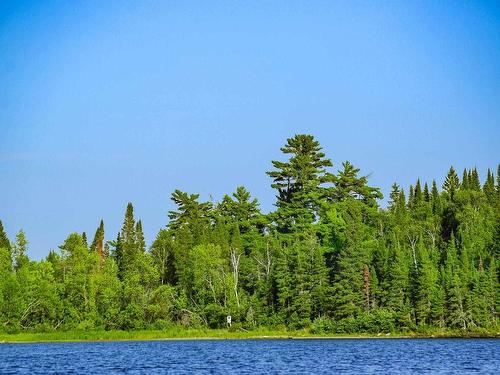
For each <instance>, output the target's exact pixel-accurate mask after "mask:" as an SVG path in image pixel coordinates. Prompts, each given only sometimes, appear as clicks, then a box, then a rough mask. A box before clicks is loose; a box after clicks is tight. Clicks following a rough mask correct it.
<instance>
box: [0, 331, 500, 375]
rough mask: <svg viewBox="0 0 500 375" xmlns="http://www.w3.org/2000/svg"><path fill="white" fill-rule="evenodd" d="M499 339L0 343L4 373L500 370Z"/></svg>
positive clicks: (456, 371) (438, 371) (496, 371)
mask: <svg viewBox="0 0 500 375" xmlns="http://www.w3.org/2000/svg"><path fill="white" fill-rule="evenodd" d="M499 352H500V340H494V339H492V340H486V339H479V340H464V339H443V340H441V339H433V340H411V339H394V340H376V339H361V340H357V339H348V340H241V341H238V340H224V341H210V340H197V341H190V340H179V341H135V342H133V341H122V342H98V343H50V344H1V345H0V373H2V374H17V373H21V374H51V373H57V374H71V373H79V374H102V373H107V374H109V373H127V374H165V373H172V374H190V373H198V374H203V373H207V374H208V373H210V374H216V373H223V374H228V373H233V374H255V373H297V374H306V373H311V374H320V373H324V374H334V373H342V374H359V373H377V374H390V373H392V374H404V373H415V374H424V373H432V374H467V373H471V374H472V373H482V374H498V373H500V354H499Z"/></svg>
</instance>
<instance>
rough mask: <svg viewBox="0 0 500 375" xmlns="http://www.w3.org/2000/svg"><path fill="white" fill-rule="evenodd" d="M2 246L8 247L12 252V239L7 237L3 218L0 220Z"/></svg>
mask: <svg viewBox="0 0 500 375" xmlns="http://www.w3.org/2000/svg"><path fill="white" fill-rule="evenodd" d="M0 248H3V249H6V250H7V251H9V252H10V241H9V239H8V238H7V234H6V233H5V230H4V229H3V223H2V220H0Z"/></svg>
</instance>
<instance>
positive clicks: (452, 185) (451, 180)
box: [443, 167, 460, 198]
mask: <svg viewBox="0 0 500 375" xmlns="http://www.w3.org/2000/svg"><path fill="white" fill-rule="evenodd" d="M459 188H460V181H459V179H458V176H457V172H455V169H454V168H453V167H450V170H449V171H448V174H447V175H446V178H445V180H444V183H443V189H444V190H445V191H446V192H447V193H448V194H449V195H450V197H452V198H453V195H454V194H455V192H456V191H457V190H458V189H459Z"/></svg>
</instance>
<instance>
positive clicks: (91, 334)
mask: <svg viewBox="0 0 500 375" xmlns="http://www.w3.org/2000/svg"><path fill="white" fill-rule="evenodd" d="M447 337H449V338H451V337H464V338H466V337H497V338H500V332H489V331H480V332H464V331H435V332H426V333H419V332H406V333H389V334H388V333H379V334H365V333H359V334H313V333H311V332H310V331H309V330H297V331H287V330H273V329H257V330H252V331H233V332H231V331H228V330H227V329H180V328H177V327H173V328H171V329H166V330H143V331H55V332H43V333H41V332H40V333H37V332H21V333H15V334H8V333H0V343H14V342H64V341H120V340H168V339H215V340H216V339H283V338H286V339H293V338H295V339H301V338H302V339H304V338H318V339H320V338H338V339H342V338H447Z"/></svg>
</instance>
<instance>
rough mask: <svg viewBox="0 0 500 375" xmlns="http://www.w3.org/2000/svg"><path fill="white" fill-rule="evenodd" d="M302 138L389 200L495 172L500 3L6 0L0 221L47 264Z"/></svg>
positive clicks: (226, 185) (151, 221) (0, 22)
mask: <svg viewBox="0 0 500 375" xmlns="http://www.w3.org/2000/svg"><path fill="white" fill-rule="evenodd" d="M296 133H311V134H314V135H315V136H316V137H317V139H318V140H319V141H320V142H321V144H322V145H323V147H324V150H325V152H326V154H327V156H329V157H330V158H331V159H332V160H333V162H334V165H335V167H336V168H337V167H338V166H339V165H340V163H341V162H342V161H343V160H350V161H352V162H353V163H354V164H355V165H356V166H358V167H360V168H361V171H362V172H363V173H365V174H371V177H370V182H371V184H373V185H375V186H380V187H381V188H382V189H383V192H384V194H386V195H387V194H388V192H389V188H390V185H391V184H392V183H393V182H394V181H397V182H399V183H400V184H401V185H403V186H405V187H408V186H409V184H411V183H413V182H414V181H415V179H416V178H417V177H420V178H421V179H422V180H427V181H430V180H431V179H432V178H434V177H435V178H436V179H437V181H438V182H439V183H441V182H442V180H443V177H444V175H445V173H446V171H447V170H448V168H449V166H450V165H451V164H453V165H454V166H455V167H456V168H457V169H459V170H461V169H462V168H464V167H473V166H477V167H478V168H479V170H480V173H481V175H482V176H483V177H484V173H485V170H486V168H488V167H491V168H495V169H496V166H497V164H498V162H500V3H499V2H498V1H496V2H495V1H493V2H481V1H470V2H469V1H468V2H462V1H451V2H446V1H429V2H426V1H418V2H410V1H400V2H397V1H390V2H372V1H369V2H368V1H367V2H356V1H345V2H337V1H324V2H321V1H283V2H279V1H255V2H254V1H247V2H243V1H241V2H239V1H237V2H235V1H228V2H215V1H210V2H207V1H203V2H202V1H200V2H194V1H117V2H113V1H81V2H79V1H43V2H42V1H1V2H0V219H1V220H2V221H3V223H4V226H5V228H6V230H7V233H8V234H9V236H10V237H11V239H12V238H13V236H14V234H15V232H16V231H17V230H19V229H20V228H23V229H24V230H25V232H26V233H27V236H28V239H29V241H30V250H29V255H30V256H32V257H34V258H37V259H39V258H41V257H43V256H45V255H46V254H47V253H48V251H49V249H56V248H57V246H58V245H60V244H61V243H62V242H63V241H64V239H65V237H66V236H67V235H68V234H69V233H70V232H73V231H78V232H82V231H86V232H87V234H88V235H89V237H90V239H91V237H92V236H93V234H94V231H95V228H96V227H97V225H98V222H99V220H100V219H101V218H102V219H104V221H105V224H106V230H107V232H106V234H107V238H108V239H111V238H113V237H115V236H116V233H117V232H118V230H119V228H120V226H121V223H122V220H123V215H124V211H125V206H126V204H127V202H128V201H132V202H133V203H134V207H135V212H136V216H137V217H139V218H141V219H142V220H143V226H144V228H145V233H146V236H147V240H148V242H149V243H150V242H151V241H152V240H153V239H154V236H155V234H156V233H157V231H158V230H159V229H160V228H161V227H162V226H164V225H165V224H166V223H167V212H168V210H169V209H172V208H173V206H172V203H171V202H170V194H171V192H172V191H173V190H174V189H176V188H179V189H181V190H185V191H188V192H191V193H195V192H196V193H200V194H201V198H202V199H210V196H212V197H213V200H214V201H218V200H220V198H221V196H222V195H223V194H225V193H230V192H232V191H234V189H235V187H236V186H238V185H245V186H246V187H247V188H248V189H249V190H250V191H251V192H252V194H254V195H255V196H256V197H257V198H258V199H259V200H260V202H261V207H262V209H263V210H264V211H268V210H270V209H272V207H273V202H274V193H273V191H272V189H271V188H270V180H269V178H268V177H267V176H266V175H265V171H267V170H269V169H270V166H271V163H270V161H271V160H272V159H276V158H280V157H281V155H280V151H279V148H280V147H281V146H282V145H283V143H284V142H285V139H286V138H287V137H289V136H292V135H294V134H296Z"/></svg>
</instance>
